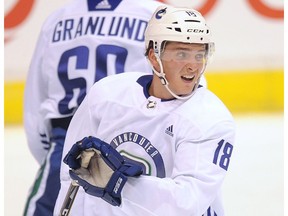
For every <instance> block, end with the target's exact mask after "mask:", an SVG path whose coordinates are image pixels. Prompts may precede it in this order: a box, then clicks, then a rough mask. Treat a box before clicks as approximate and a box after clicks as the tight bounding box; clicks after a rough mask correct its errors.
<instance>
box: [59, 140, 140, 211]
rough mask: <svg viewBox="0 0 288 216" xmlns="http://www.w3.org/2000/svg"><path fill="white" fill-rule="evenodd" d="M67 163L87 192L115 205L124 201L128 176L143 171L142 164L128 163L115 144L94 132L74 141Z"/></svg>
mask: <svg viewBox="0 0 288 216" xmlns="http://www.w3.org/2000/svg"><path fill="white" fill-rule="evenodd" d="M64 163H66V164H67V165H68V166H69V167H70V168H71V170H70V171H69V174H70V177H71V178H72V179H73V180H75V181H77V183H78V184H79V185H80V186H82V187H83V188H84V190H85V192H86V193H88V194H90V195H92V196H97V197H101V198H102V199H104V200H105V201H107V202H108V203H110V204H112V205H114V206H119V205H120V204H121V191H122V189H123V186H124V184H125V183H126V181H127V177H129V176H131V177H136V176H139V175H141V174H142V168H141V167H140V166H138V165H135V164H129V163H127V162H126V161H125V160H124V159H123V157H122V156H121V155H120V154H119V153H118V152H117V151H116V150H115V149H114V148H113V147H112V146H110V145H109V144H107V143H105V142H103V141H102V140H100V139H98V138H95V137H91V136H90V137H85V138H84V139H82V140H81V141H79V142H77V143H76V144H74V145H73V146H72V148H71V149H70V151H69V152H68V154H67V155H66V156H65V158H64Z"/></svg>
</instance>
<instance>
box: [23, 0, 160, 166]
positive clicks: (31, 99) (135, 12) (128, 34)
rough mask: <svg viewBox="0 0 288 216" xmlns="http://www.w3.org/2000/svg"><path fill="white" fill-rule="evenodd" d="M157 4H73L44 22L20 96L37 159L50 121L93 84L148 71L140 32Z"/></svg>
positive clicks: (79, 0)
mask: <svg viewBox="0 0 288 216" xmlns="http://www.w3.org/2000/svg"><path fill="white" fill-rule="evenodd" d="M160 4H161V3H160V2H156V1H152V0H145V1H135V0H122V1H120V0H114V1H102V0H93V1H92V0H88V1H83V0H73V1H71V3H69V4H67V5H65V7H63V8H61V9H59V10H57V11H55V12H54V13H53V14H51V15H50V16H49V17H48V18H47V20H46V22H45V23H44V25H43V27H42V29H41V33H40V35H39V39H38V43H37V45H36V48H35V51H34V54H33V58H32V61H31V64H30V68H29V73H28V77H27V80H26V86H25V98H24V125H25V131H26V134H27V139H28V144H29V147H30V149H31V151H32V153H33V155H34V156H35V157H36V159H37V161H39V162H41V160H42V159H43V155H45V154H46V152H45V143H46V142H47V141H46V139H48V138H49V135H50V134H49V133H50V129H51V125H50V120H51V119H53V118H63V117H68V116H72V115H73V114H74V112H75V110H76V109H77V108H78V106H79V104H80V103H81V102H82V100H83V98H84V97H85V95H86V93H87V92H88V91H89V89H90V87H91V86H92V85H93V84H94V83H95V82H96V81H98V80H100V79H102V78H103V77H106V76H108V75H112V74H117V73H122V72H130V71H143V72H147V73H152V70H151V68H150V66H149V64H148V61H147V60H146V58H145V57H144V53H145V45H144V30H145V28H146V26H147V23H148V20H149V19H150V17H151V15H152V13H153V12H154V10H155V9H156V7H157V6H159V5H160ZM43 138H44V140H43ZM41 140H42V141H43V142H42V143H43V145H42V144H41Z"/></svg>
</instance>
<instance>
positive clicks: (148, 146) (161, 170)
mask: <svg viewBox="0 0 288 216" xmlns="http://www.w3.org/2000/svg"><path fill="white" fill-rule="evenodd" d="M124 143H131V144H137V145H138V146H141V147H142V148H143V149H144V150H145V152H146V153H147V154H148V155H149V157H150V158H152V160H153V162H154V165H155V167H156V172H157V173H156V176H157V177H159V178H164V177H166V172H165V166H164V161H163V158H162V156H161V154H160V152H159V151H158V150H157V149H156V148H155V146H153V145H152V143H151V142H150V141H149V140H148V139H147V138H146V137H144V136H142V135H140V134H137V133H134V132H126V133H122V134H120V135H118V136H116V137H115V138H113V139H112V141H111V142H110V145H111V146H112V147H113V148H114V149H116V148H117V147H118V146H120V145H122V144H124ZM131 149H132V150H133V149H134V148H133V147H131ZM125 151H126V152H128V153H129V154H131V150H130V151H129V149H125ZM135 157H137V158H140V157H141V158H143V159H144V160H145V157H147V156H146V155H145V154H144V155H141V156H139V155H135Z"/></svg>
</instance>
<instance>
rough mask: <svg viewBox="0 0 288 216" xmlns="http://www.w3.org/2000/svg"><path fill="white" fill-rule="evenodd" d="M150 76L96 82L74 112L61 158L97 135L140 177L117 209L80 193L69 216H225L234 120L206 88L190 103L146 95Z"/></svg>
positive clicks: (64, 178) (64, 173)
mask: <svg viewBox="0 0 288 216" xmlns="http://www.w3.org/2000/svg"><path fill="white" fill-rule="evenodd" d="M151 81H152V75H145V74H142V73H125V74H119V75H115V76H110V77H107V78H104V79H102V80H101V81H99V82H97V83H96V84H95V85H94V86H93V87H92V88H91V90H90V92H89V93H88V95H87V97H86V98H85V99H84V101H83V103H82V104H81V105H80V107H79V109H78V110H77V112H76V113H75V115H74V117H73V119H72V121H71V123H70V126H69V129H68V132H67V136H66V141H65V145H64V152H63V157H64V156H65V155H66V154H67V152H68V151H69V150H70V148H71V146H72V145H73V144H74V143H76V141H79V140H81V139H82V138H83V137H85V136H90V135H91V136H95V137H98V138H100V139H102V140H104V141H105V142H107V143H109V144H110V145H112V146H113V147H114V148H116V149H117V150H118V151H119V152H120V153H121V154H122V155H123V156H124V157H125V158H126V160H132V161H134V162H135V163H137V164H139V165H141V166H142V167H143V170H144V173H145V174H144V175H141V176H140V177H138V178H133V177H130V178H128V181H127V182H126V184H125V186H124V188H123V190H122V194H121V196H122V204H121V206H120V207H113V206H111V205H110V204H108V203H106V202H105V201H103V200H102V199H100V198H97V197H93V196H91V195H88V194H86V193H85V192H84V190H83V189H82V188H80V189H79V192H78V194H77V196H76V199H75V201H74V204H73V207H72V210H71V216H78V215H82V216H111V215H113V216H124V215H131V216H135V215H137V216H148V215H157V216H164V215H165V216H166V215H167V216H176V215H181V216H185V215H190V216H201V215H205V216H206V215H217V216H223V215H224V210H223V206H222V200H221V185H222V182H223V179H224V177H225V175H226V172H227V170H228V167H229V163H230V159H231V155H232V150H233V144H234V137H235V124H234V120H233V118H232V116H231V114H230V112H229V111H228V110H227V108H226V107H225V105H224V104H223V103H222V102H221V101H220V100H219V99H218V98H217V97H216V96H215V95H214V94H213V93H212V92H210V91H209V90H208V89H206V88H203V87H202V88H201V87H200V88H198V90H197V91H196V93H195V94H194V95H193V97H191V98H190V99H188V100H186V101H183V100H178V99H174V100H161V99H159V98H155V97H153V96H150V95H149V93H148V87H149V85H150V83H151ZM68 170H69V167H68V166H67V165H66V164H64V163H62V165H61V190H60V193H59V196H58V200H57V203H56V207H55V211H54V213H55V215H57V214H59V211H60V208H61V205H62V203H63V200H64V198H65V195H66V192H67V190H68V187H69V184H70V177H69V174H68Z"/></svg>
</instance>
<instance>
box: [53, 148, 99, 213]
mask: <svg viewBox="0 0 288 216" xmlns="http://www.w3.org/2000/svg"><path fill="white" fill-rule="evenodd" d="M94 154H95V152H94V151H83V152H82V153H81V160H82V161H81V166H82V167H85V168H87V167H88V165H89V162H90V159H91V158H92V157H93V155H94ZM78 189H79V185H78V184H77V182H76V181H72V182H71V183H70V186H69V189H68V191H67V193H66V197H65V200H64V202H63V204H62V207H61V210H60V215H59V216H68V215H69V213H70V210H71V208H72V205H73V202H74V200H75V197H76V195H77V192H78Z"/></svg>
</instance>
